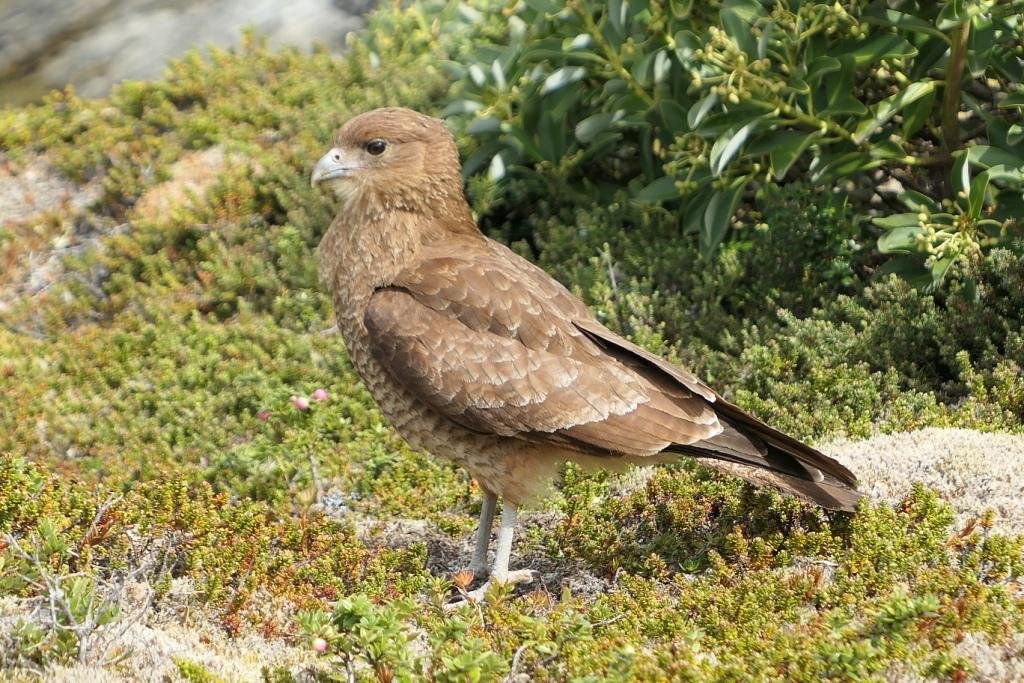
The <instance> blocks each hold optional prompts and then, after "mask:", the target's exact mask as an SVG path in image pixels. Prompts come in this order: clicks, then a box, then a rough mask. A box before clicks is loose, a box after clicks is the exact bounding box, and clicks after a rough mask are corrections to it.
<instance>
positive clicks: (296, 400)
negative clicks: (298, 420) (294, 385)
mask: <svg viewBox="0 0 1024 683" xmlns="http://www.w3.org/2000/svg"><path fill="white" fill-rule="evenodd" d="M292 405H293V406H295V407H296V408H298V409H299V410H309V399H308V398H306V397H305V396H292Z"/></svg>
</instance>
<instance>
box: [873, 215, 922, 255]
mask: <svg viewBox="0 0 1024 683" xmlns="http://www.w3.org/2000/svg"><path fill="white" fill-rule="evenodd" d="M919 234H921V227H920V226H919V225H917V220H916V216H915V220H914V226H913V227H903V228H894V229H892V230H890V231H889V232H887V233H885V234H883V235H882V236H881V237H879V238H878V251H880V252H882V253H883V254H910V253H916V252H917V236H918V235H919Z"/></svg>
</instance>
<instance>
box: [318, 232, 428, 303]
mask: <svg viewBox="0 0 1024 683" xmlns="http://www.w3.org/2000/svg"><path fill="white" fill-rule="evenodd" d="M413 223H414V217H413V216H411V215H409V214H404V213H401V212H388V213H385V214H380V215H376V216H366V217H361V218H360V217H351V216H350V215H348V214H345V213H344V212H343V213H342V214H339V215H338V217H337V218H335V219H334V222H333V223H331V227H330V228H329V229H328V231H327V233H326V234H325V235H324V237H323V239H322V240H321V242H320V277H321V279H323V281H324V284H326V285H327V286H328V287H329V288H330V290H331V292H332V293H333V295H334V305H335V308H336V309H337V310H338V312H339V314H341V313H343V312H351V313H353V314H356V315H358V317H359V319H360V320H361V319H362V315H363V310H364V309H365V307H366V304H367V302H369V300H370V296H371V295H372V294H373V291H374V290H375V289H377V288H379V287H383V286H385V285H388V284H390V283H391V282H393V281H394V279H395V277H396V276H397V275H398V274H399V273H400V272H402V270H404V269H405V268H406V267H408V266H409V264H411V263H412V262H413V261H414V260H415V258H416V255H417V254H418V253H419V248H420V247H419V237H418V235H417V234H416V231H415V230H414V229H410V228H414V227H415V226H414V225H413Z"/></svg>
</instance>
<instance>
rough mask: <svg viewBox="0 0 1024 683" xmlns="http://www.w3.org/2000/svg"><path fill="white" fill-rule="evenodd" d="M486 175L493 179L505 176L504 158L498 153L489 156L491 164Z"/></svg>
mask: <svg viewBox="0 0 1024 683" xmlns="http://www.w3.org/2000/svg"><path fill="white" fill-rule="evenodd" d="M487 175H488V176H489V177H490V179H491V180H494V181H498V180H501V179H502V178H504V177H505V159H504V158H503V157H502V156H501V155H500V154H495V155H494V157H492V158H491V165H490V167H489V168H488V169H487Z"/></svg>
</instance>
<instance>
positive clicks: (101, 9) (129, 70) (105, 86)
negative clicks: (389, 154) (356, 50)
mask: <svg viewBox="0 0 1024 683" xmlns="http://www.w3.org/2000/svg"><path fill="white" fill-rule="evenodd" d="M374 4H375V3H374V2H373V0H292V1H291V2H287V3H285V2H278V1H277V0H248V1H247V0H188V1H185V2H174V1H173V0H76V2H73V3H67V2H63V1H62V0H13V1H12V2H8V3H4V4H3V5H0V86H2V87H0V104H13V103H20V102H25V101H28V100H31V99H35V98H38V97H39V96H40V95H41V94H43V93H44V92H46V91H47V90H50V89H52V88H60V87H63V86H64V85H65V84H68V83H70V84H71V85H73V86H74V87H75V89H76V91H78V93H79V94H81V95H83V96H86V97H100V96H103V95H104V94H106V93H107V92H108V91H109V89H110V86H111V85H113V84H114V83H116V82H118V81H121V80H125V79H152V78H156V77H158V76H159V75H160V73H161V71H162V70H163V67H164V65H165V64H166V63H167V61H168V60H169V59H172V58H174V57H177V56H180V55H182V54H184V53H185V52H187V51H188V50H189V49H191V48H192V47H200V48H203V47H206V46H208V45H216V46H218V47H223V48H226V47H231V46H236V45H238V44H239V42H240V41H241V35H242V31H243V29H245V28H246V27H252V28H255V29H256V31H257V32H258V33H260V34H262V35H265V36H267V37H268V38H269V40H270V42H271V44H272V45H274V46H281V45H296V46H299V47H304V48H305V47H308V46H309V45H311V44H312V43H314V42H320V43H324V44H325V45H326V46H327V47H328V48H330V49H340V48H341V47H342V46H343V45H344V39H345V36H346V34H348V32H349V31H352V30H354V29H357V28H359V27H361V26H362V25H363V20H362V15H363V14H365V13H366V12H367V11H368V10H369V9H370V8H371V7H372V6H373V5H374ZM3 81H7V82H6V83H3Z"/></svg>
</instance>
